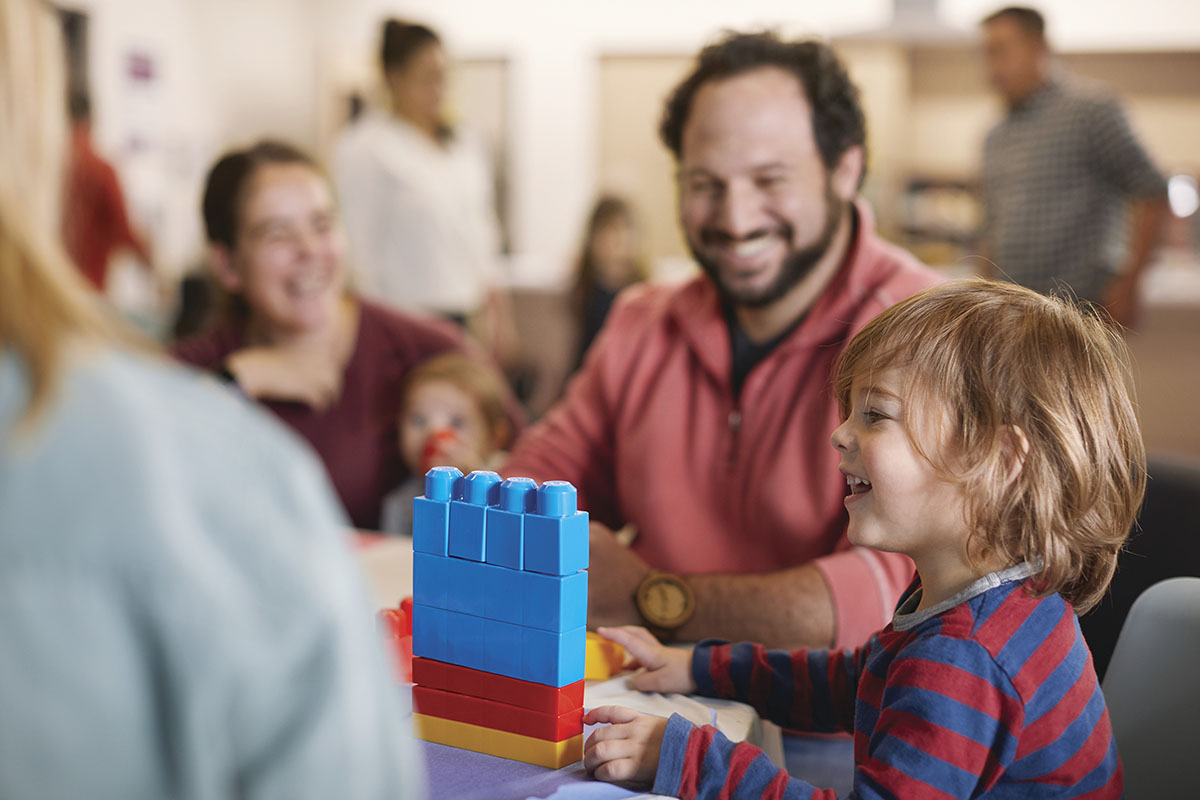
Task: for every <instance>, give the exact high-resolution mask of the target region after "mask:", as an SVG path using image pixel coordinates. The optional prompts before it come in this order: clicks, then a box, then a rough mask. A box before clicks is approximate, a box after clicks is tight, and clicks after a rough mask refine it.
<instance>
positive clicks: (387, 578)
mask: <svg viewBox="0 0 1200 800" xmlns="http://www.w3.org/2000/svg"><path fill="white" fill-rule="evenodd" d="M356 545H357V547H358V552H359V560H360V562H361V564H362V567H363V570H364V572H365V574H366V578H367V584H368V586H369V588H370V590H371V594H372V597H373V598H374V601H375V604H376V605H377V606H378V607H379V608H394V607H395V606H396V604H397V602H398V601H399V600H400V598H402V597H404V596H406V595H410V594H412V540H411V539H409V538H407V537H402V536H396V537H382V536H378V535H375V534H359V535H357V536H356ZM628 678H629V676H628V675H618V676H616V677H614V678H612V679H610V680H607V681H588V682H587V683H586V684H585V686H584V696H583V704H584V707H585V708H594V707H596V706H600V705H623V706H628V707H630V708H634V709H637V710H638V711H643V712H646V713H649V714H658V715H660V716H670V715H671V714H672V713H677V714H680V715H681V716H683V717H685V718H686V719H688V720H690V721H692V722H694V723H696V724H698V725H715V726H716V727H717V728H718V729H719V730H720V731H721V732H722V733H724V734H725V735H726V736H728V737H729V738H730V739H732V740H734V741H748V742H750V743H752V744H754V745H757V746H758V747H760V748H762V749H763V751H764V752H766V754H767V757H768V758H770V759H771V761H772V762H773V763H775V764H777V765H779V766H784V765H785V764H786V765H787V767H788V771H789V772H791V773H792V774H793V775H803V776H805V777H806V778H807V779H808V780H811V781H813V782H814V783H816V785H818V786H823V787H833V788H836V789H838V791H839V793H844V792H847V791H848V790H849V786H850V776H851V774H852V763H851V762H852V757H853V756H852V752H851V745H850V739H849V737H821V736H805V735H788V736H786V737H784V736H782V734H781V732H780V729H779V727H778V726H776V725H774V724H773V723H771V722H769V721H766V720H763V719H761V718H759V716H758V714H757V713H756V712H755V711H754V709H753V708H751V707H750V706H748V705H746V704H744V703H737V702H733V701H730V700H716V699H712V698H707V697H694V696H688V695H678V694H673V695H661V694H648V693H644V692H638V691H635V690H633V689H630V688H629V687H628V686H627V685H626V684H627V681H628ZM406 691H410V689H409V688H406ZM590 733H591V726H589V727H588V728H587V729H585V731H584V734H585V739H586V736H587V735H589V734H590ZM421 746H422V750H423V753H424V755H425V761H426V769H427V770H428V780H429V787H430V797H431V798H434V800H441V799H442V798H445V800H451V798H453V799H454V800H473V799H474V798H478V800H484V799H485V798H486V800H509V798H511V799H512V800H524V798H530V797H537V798H551V797H553V798H555V800H593V799H594V800H607V799H608V798H629V797H638V798H647V797H656V796H657V795H648V794H643V793H638V792H636V791H632V790H629V789H626V788H623V787H620V786H615V785H613V784H609V783H603V782H601V781H596V780H593V779H591V778H589V777H588V776H587V774H586V773H585V772H584V770H583V764H582V763H578V762H577V763H575V764H572V765H570V766H567V767H563V768H562V769H559V770H548V769H546V768H544V767H539V766H535V765H533V764H525V763H522V762H519V761H509V760H508V759H503V758H496V757H494V756H488V755H483V754H482V753H473V752H471V751H469V750H461V749H459V748H457V747H447V746H445V745H440V744H433V743H432V742H421Z"/></svg>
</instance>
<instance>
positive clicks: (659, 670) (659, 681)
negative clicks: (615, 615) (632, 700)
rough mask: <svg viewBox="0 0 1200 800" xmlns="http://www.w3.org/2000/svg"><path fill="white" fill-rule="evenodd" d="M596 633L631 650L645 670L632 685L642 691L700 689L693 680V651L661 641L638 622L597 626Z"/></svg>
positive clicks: (685, 692)
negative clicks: (670, 645) (638, 625)
mask: <svg viewBox="0 0 1200 800" xmlns="http://www.w3.org/2000/svg"><path fill="white" fill-rule="evenodd" d="M596 633H598V634H600V635H601V636H603V637H604V638H605V639H611V640H613V641H614V642H616V643H617V644H619V645H621V646H622V647H624V648H625V649H626V650H627V651H629V655H631V656H633V661H634V663H633V664H632V665H631V666H635V667H636V666H639V665H640V666H643V667H645V668H646V671H645V672H643V673H641V674H639V675H635V676H634V677H633V688H635V689H637V690H638V691H642V692H679V693H680V694H691V693H693V692H695V691H696V689H697V688H698V687H697V686H696V681H695V680H693V679H692V651H691V650H690V649H688V650H684V649H681V648H678V647H667V646H665V645H663V644H660V643H659V641H658V639H655V638H654V634H652V633H651V632H650V631H648V630H646V629H645V628H639V627H637V626H635V625H623V626H621V627H620V628H597V629H596Z"/></svg>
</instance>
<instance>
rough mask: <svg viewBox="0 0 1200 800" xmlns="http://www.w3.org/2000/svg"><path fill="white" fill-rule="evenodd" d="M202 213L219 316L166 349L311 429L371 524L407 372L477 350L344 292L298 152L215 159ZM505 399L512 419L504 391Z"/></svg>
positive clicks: (341, 249) (284, 149) (322, 195)
mask: <svg viewBox="0 0 1200 800" xmlns="http://www.w3.org/2000/svg"><path fill="white" fill-rule="evenodd" d="M203 210H204V224H205V229H206V232H207V234H208V239H209V244H210V259H209V260H210V263H211V267H212V273H213V277H214V279H215V281H216V283H217V284H218V286H219V287H220V289H221V290H222V292H223V293H224V294H225V295H226V302H225V303H224V313H223V316H222V319H220V320H219V321H218V322H217V324H216V325H215V326H213V327H212V328H210V329H209V330H208V331H205V332H204V333H201V334H200V335H199V336H197V337H194V338H192V339H188V340H185V341H183V342H180V343H178V344H177V345H176V346H175V348H174V352H175V355H176V356H177V357H178V358H180V359H181V360H183V361H186V362H188V363H191V364H193V365H195V366H198V367H201V368H203V369H207V370H211V371H212V372H214V373H215V374H217V375H219V376H221V377H222V378H223V379H224V380H226V381H228V382H230V383H233V384H235V385H236V387H237V388H238V389H239V390H240V391H241V392H243V393H244V394H246V395H247V396H249V397H251V398H253V399H255V400H258V401H259V402H261V403H263V404H264V405H265V406H266V407H267V408H269V409H270V410H271V411H272V412H274V413H275V414H276V416H278V417H279V418H280V419H281V420H283V421H284V422H285V423H287V424H288V425H289V426H291V427H292V428H293V429H294V430H295V431H296V432H297V433H299V434H300V435H301V436H303V437H304V438H305V439H307V440H308V442H309V443H310V444H311V445H312V446H313V448H314V449H315V450H316V451H317V454H318V455H319V456H320V457H321V459H322V461H324V462H325V466H326V469H327V470H328V471H329V474H330V477H331V478H332V479H333V483H334V487H335V488H336V489H337V491H338V495H339V496H340V497H341V500H342V503H343V504H344V505H345V507H346V510H347V512H348V513H349V515H350V518H351V520H352V521H353V523H354V524H355V525H356V526H357V527H359V528H367V529H374V528H377V527H378V525H379V514H380V509H381V507H382V503H383V498H384V496H385V495H386V494H387V492H388V491H389V490H391V489H392V488H393V487H395V486H397V485H399V484H400V483H402V482H403V480H404V478H405V477H406V473H405V467H404V464H403V462H402V461H401V459H400V457H399V454H398V453H397V450H396V446H395V441H396V425H395V418H396V410H397V408H398V406H399V400H400V393H401V388H402V386H403V383H404V379H405V376H406V375H407V374H408V372H409V371H410V370H411V369H412V368H413V367H415V366H416V365H417V364H419V363H420V362H421V361H423V360H425V359H426V358H429V357H431V356H434V355H438V354H440V353H444V352H449V351H458V352H464V353H472V351H473V348H472V347H471V345H470V344H469V343H468V342H467V341H466V340H465V338H464V337H463V335H462V334H461V333H460V332H459V331H458V330H457V329H456V328H455V327H454V326H452V325H450V324H448V323H443V322H439V321H435V320H428V319H424V318H417V317H413V316H409V315H406V314H403V313H400V312H397V311H393V310H390V309H387V308H384V307H383V306H380V305H376V304H373V303H370V302H366V301H363V300H361V299H359V298H358V297H357V296H356V295H354V294H353V293H352V292H351V291H349V290H348V288H347V267H346V260H345V256H346V245H345V235H344V233H343V230H342V225H341V222H340V220H339V217H338V209H337V207H336V205H335V203H334V198H333V190H332V188H331V186H330V184H329V180H328V178H327V177H326V176H325V174H324V172H322V170H321V168H320V167H319V166H318V165H317V163H316V162H315V161H314V160H313V159H312V158H310V157H309V156H308V155H306V154H305V153H303V152H301V151H300V150H298V149H296V148H294V147H292V146H290V145H287V144H284V143H281V142H271V141H267V142H261V143H259V144H257V145H255V146H253V147H251V148H249V149H246V150H240V151H235V152H232V153H229V154H227V155H225V156H223V157H222V158H221V159H220V160H218V161H217V163H216V164H215V165H214V166H213V168H212V170H211V171H210V172H209V176H208V181H207V184H206V186H205V191H204V201H203ZM474 355H476V356H478V355H479V354H478V353H474ZM508 408H509V412H510V416H511V417H512V422H513V424H514V425H519V422H520V411H519V409H518V407H517V406H516V402H515V400H512V399H511V397H510V398H509V401H508Z"/></svg>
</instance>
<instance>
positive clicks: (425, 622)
mask: <svg viewBox="0 0 1200 800" xmlns="http://www.w3.org/2000/svg"><path fill="white" fill-rule="evenodd" d="M449 617H450V613H449V612H447V611H443V610H442V609H440V608H430V607H429V606H422V605H417V604H416V603H413V616H412V628H413V640H412V648H413V655H414V656H420V657H421V658H432V659H434V660H435V661H445V660H446V653H447V647H446V644H447V641H446V632H447V630H448V626H447V620H448V619H449Z"/></svg>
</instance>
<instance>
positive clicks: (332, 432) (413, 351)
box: [172, 300, 523, 530]
mask: <svg viewBox="0 0 1200 800" xmlns="http://www.w3.org/2000/svg"><path fill="white" fill-rule="evenodd" d="M359 307H360V309H361V313H360V314H359V322H358V338H357V340H356V341H355V344H354V353H353V354H352V355H351V357H350V361H349V363H347V364H346V372H345V374H344V375H343V377H342V393H341V396H340V397H338V398H337V400H336V401H334V403H333V405H331V406H329V407H328V408H326V409H325V410H324V411H316V410H314V409H312V408H311V407H309V406H307V405H305V404H303V403H299V402H286V401H285V402H279V401H274V400H271V401H260V402H261V404H262V405H263V406H265V407H266V408H268V409H270V410H271V411H272V412H273V413H274V414H275V416H277V417H279V419H281V420H283V422H285V423H286V424H287V425H289V426H290V427H291V428H292V429H293V430H295V431H296V432H297V433H299V434H300V435H301V436H303V437H304V438H305V439H307V440H308V442H309V444H311V445H312V446H313V448H314V449H315V450H316V451H317V455H319V456H320V457H321V461H323V462H324V463H325V469H326V470H328V472H329V477H330V478H331V479H332V481H333V486H334V488H335V489H336V490H337V493H338V496H339V497H340V498H341V499H342V504H343V505H344V506H345V507H346V511H347V512H348V513H349V515H350V519H351V521H352V522H353V523H354V525H355V527H357V528H365V529H368V530H370V529H375V528H378V526H379V511H380V508H381V506H382V504H383V498H384V495H386V494H387V493H388V492H389V491H391V490H392V489H393V488H395V487H396V486H398V485H399V484H400V483H401V482H402V481H403V480H404V479H406V478H407V477H408V470H407V469H406V468H405V466H404V464H403V462H402V461H401V460H400V452H399V445H398V443H397V439H396V418H397V415H398V413H399V406H400V391H401V389H402V387H403V383H404V378H405V376H406V375H407V374H408V372H409V370H411V369H412V368H413V367H415V366H416V365H417V364H419V363H420V362H422V361H424V360H426V359H428V358H431V357H433V356H436V355H440V354H441V353H445V352H448V351H457V352H462V353H467V354H468V355H472V356H477V357H482V356H481V354H480V350H479V348H478V347H477V346H475V345H473V344H472V343H471V342H470V341H469V340H468V339H467V338H466V337H465V336H464V335H463V334H462V332H461V331H460V330H459V329H458V328H457V327H455V326H454V325H452V324H451V323H449V322H444V321H442V320H437V319H428V318H421V317H415V316H411V315H408V314H404V313H401V312H398V311H393V310H391V309H388V308H384V307H383V306H380V305H377V304H375V303H371V302H369V301H365V300H360V301H359ZM245 346H246V343H245V340H244V339H243V336H242V333H241V331H240V330H239V329H238V327H237V326H236V325H234V324H233V323H228V322H225V323H220V324H217V325H214V326H212V327H210V328H209V329H208V330H207V331H206V332H204V333H201V334H199V335H197V336H194V337H191V338H189V339H187V340H185V341H182V342H178V343H176V344H175V346H174V347H173V348H172V352H173V354H174V355H175V357H176V358H178V359H179V360H181V361H184V362H186V363H188V364H191V365H193V366H196V367H200V368H201V369H206V370H217V369H219V368H220V366H221V365H222V364H223V363H224V362H225V359H226V358H228V357H229V355H230V354H231V353H233V352H235V351H236V350H240V349H242V348H243V347H245ZM508 405H509V408H510V416H511V417H512V418H513V423H514V425H515V426H516V428H517V429H519V428H520V425H521V423H522V422H523V419H522V417H523V414H522V412H521V411H520V409H519V407H518V406H517V404H516V400H515V399H512V398H510V402H509V404H508Z"/></svg>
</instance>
